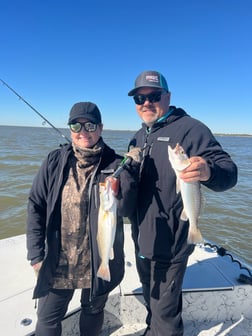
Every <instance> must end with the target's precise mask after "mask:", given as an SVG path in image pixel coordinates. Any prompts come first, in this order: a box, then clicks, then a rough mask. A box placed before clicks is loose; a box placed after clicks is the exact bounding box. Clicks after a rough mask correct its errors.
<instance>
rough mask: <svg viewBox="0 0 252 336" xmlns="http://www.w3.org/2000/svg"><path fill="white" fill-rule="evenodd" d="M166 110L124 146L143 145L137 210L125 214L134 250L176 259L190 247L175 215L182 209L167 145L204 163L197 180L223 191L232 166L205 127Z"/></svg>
mask: <svg viewBox="0 0 252 336" xmlns="http://www.w3.org/2000/svg"><path fill="white" fill-rule="evenodd" d="M170 111H172V113H171V114H170V116H168V118H167V119H165V120H164V121H162V122H159V123H156V124H154V125H153V127H152V128H151V130H150V131H149V132H148V130H147V127H146V125H145V124H143V126H142V128H141V129H140V130H139V131H138V132H137V133H136V134H135V136H134V138H133V139H132V141H131V143H130V145H131V146H137V147H142V148H145V149H144V161H143V164H142V168H141V177H140V185H139V197H138V204H137V211H136V212H135V213H134V216H131V218H130V220H131V222H132V230H133V238H134V241H135V243H136V247H137V249H140V254H141V255H142V256H144V257H147V258H149V259H155V260H165V261H167V260H168V261H170V260H172V261H174V262H176V261H179V260H183V258H186V257H187V256H188V254H190V253H191V252H192V250H193V245H188V244H187V234H188V224H189V223H188V221H187V222H184V221H182V220H181V219H180V215H181V212H182V209H183V204H182V199H181V195H180V193H179V194H177V193H176V176H175V173H174V171H173V169H172V167H171V165H170V162H169V158H168V145H170V146H171V147H172V148H174V147H175V145H176V144H177V143H179V144H180V145H181V146H182V147H183V148H184V150H185V152H186V153H187V155H188V156H189V157H191V156H201V157H203V158H204V159H205V160H206V161H207V162H208V164H209V166H210V169H211V178H210V179H209V181H207V182H202V184H203V185H205V186H206V187H208V188H210V189H212V190H214V191H224V190H226V189H229V188H231V187H233V186H234V185H235V184H236V182H237V167H236V165H235V164H234V162H233V161H232V160H231V158H230V156H229V155H228V154H227V153H226V152H225V151H223V149H222V148H221V145H220V144H219V143H218V142H217V140H216V139H215V137H214V136H213V134H212V133H211V131H210V130H209V129H208V128H207V127H206V126H205V125H204V124H202V123H201V122H200V121H198V120H196V119H193V118H191V117H190V116H189V115H187V114H186V112H185V111H183V110H182V109H178V108H175V107H170Z"/></svg>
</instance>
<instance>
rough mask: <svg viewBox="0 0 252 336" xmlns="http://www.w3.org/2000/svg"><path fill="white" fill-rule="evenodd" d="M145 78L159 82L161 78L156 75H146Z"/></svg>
mask: <svg viewBox="0 0 252 336" xmlns="http://www.w3.org/2000/svg"><path fill="white" fill-rule="evenodd" d="M145 79H146V80H147V81H148V82H154V83H159V78H158V76H156V75H146V77H145Z"/></svg>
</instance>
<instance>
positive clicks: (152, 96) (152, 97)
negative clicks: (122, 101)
mask: <svg viewBox="0 0 252 336" xmlns="http://www.w3.org/2000/svg"><path fill="white" fill-rule="evenodd" d="M165 93H166V92H163V91H157V92H152V93H149V94H147V95H144V94H138V95H135V96H133V99H134V101H135V103H136V104H137V105H143V104H144V103H145V101H146V99H148V101H149V102H150V103H157V102H159V101H160V100H161V96H162V95H163V94H165Z"/></svg>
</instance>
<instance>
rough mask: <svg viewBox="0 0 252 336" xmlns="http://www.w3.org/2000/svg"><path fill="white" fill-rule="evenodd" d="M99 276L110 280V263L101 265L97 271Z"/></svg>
mask: <svg viewBox="0 0 252 336" xmlns="http://www.w3.org/2000/svg"><path fill="white" fill-rule="evenodd" d="M97 276H98V278H101V279H103V280H106V281H110V271H109V267H108V265H105V266H104V265H102V264H101V265H100V267H99V269H98V271H97Z"/></svg>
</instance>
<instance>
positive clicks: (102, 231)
mask: <svg viewBox="0 0 252 336" xmlns="http://www.w3.org/2000/svg"><path fill="white" fill-rule="evenodd" d="M112 183H113V182H112V181H111V180H110V179H106V181H105V182H103V183H99V195H100V208H99V214H98V232H97V243H98V250H99V255H100V258H101V264H100V266H99V269H98V271H97V276H98V277H99V278H101V279H103V280H106V281H110V280H111V278H110V270H109V260H112V259H114V250H113V245H114V240H115V233H116V209H117V207H116V198H115V192H114V191H113V190H114V187H113V185H112Z"/></svg>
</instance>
